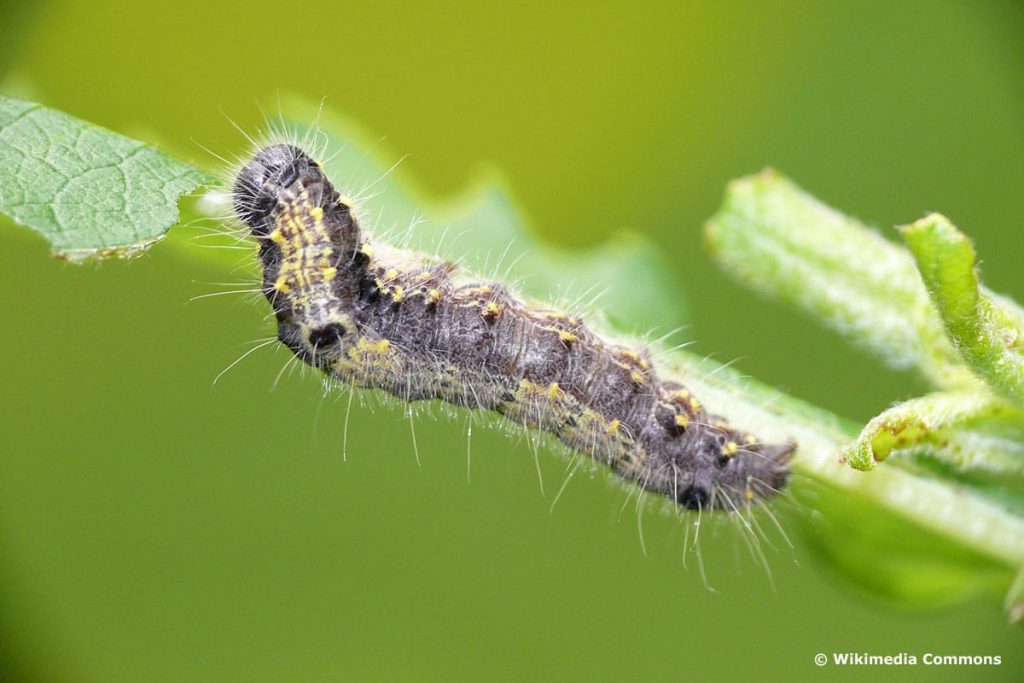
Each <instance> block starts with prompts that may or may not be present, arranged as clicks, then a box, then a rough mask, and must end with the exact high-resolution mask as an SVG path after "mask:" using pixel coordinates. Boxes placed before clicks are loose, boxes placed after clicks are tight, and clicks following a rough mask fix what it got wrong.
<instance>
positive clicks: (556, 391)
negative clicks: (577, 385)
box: [548, 382, 562, 398]
mask: <svg viewBox="0 0 1024 683" xmlns="http://www.w3.org/2000/svg"><path fill="white" fill-rule="evenodd" d="M561 394H562V387H560V386H558V382H552V383H551V386H549V387H548V398H558V397H559V396H560V395H561Z"/></svg>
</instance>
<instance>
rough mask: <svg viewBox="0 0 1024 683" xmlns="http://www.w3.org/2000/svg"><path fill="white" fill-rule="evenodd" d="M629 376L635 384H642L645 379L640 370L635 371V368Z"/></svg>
mask: <svg viewBox="0 0 1024 683" xmlns="http://www.w3.org/2000/svg"><path fill="white" fill-rule="evenodd" d="M629 377H630V379H632V380H633V381H634V382H636V383H637V384H643V383H644V382H646V381H647V378H646V377H644V375H643V373H642V372H636V371H635V370H634V371H633V372H631V373H630V374H629Z"/></svg>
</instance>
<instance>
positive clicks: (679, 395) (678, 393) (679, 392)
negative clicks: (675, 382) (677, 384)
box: [670, 389, 690, 401]
mask: <svg viewBox="0 0 1024 683" xmlns="http://www.w3.org/2000/svg"><path fill="white" fill-rule="evenodd" d="M670 396H671V397H672V398H675V399H679V400H682V401H685V400H687V399H688V398H690V392H689V391H687V390H686V389H676V390H675V391H673V392H672V393H671V394H670Z"/></svg>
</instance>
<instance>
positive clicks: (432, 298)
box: [427, 289, 441, 304]
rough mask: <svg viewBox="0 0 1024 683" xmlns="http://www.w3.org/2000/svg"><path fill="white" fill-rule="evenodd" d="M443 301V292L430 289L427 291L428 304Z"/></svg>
mask: <svg viewBox="0 0 1024 683" xmlns="http://www.w3.org/2000/svg"><path fill="white" fill-rule="evenodd" d="M440 300H441V290H439V289H428V290H427V303H428V304H436V303H437V302H438V301H440Z"/></svg>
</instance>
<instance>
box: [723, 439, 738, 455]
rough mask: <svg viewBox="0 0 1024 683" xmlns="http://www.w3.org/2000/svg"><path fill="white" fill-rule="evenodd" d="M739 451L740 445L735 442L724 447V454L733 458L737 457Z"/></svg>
mask: <svg viewBox="0 0 1024 683" xmlns="http://www.w3.org/2000/svg"><path fill="white" fill-rule="evenodd" d="M739 449H740V447H739V444H737V443H736V442H735V441H728V442H726V444H725V445H724V446H722V453H724V454H725V455H727V456H729V457H730V458H731V457H732V456H734V455H736V452H737V451H738V450H739Z"/></svg>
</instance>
